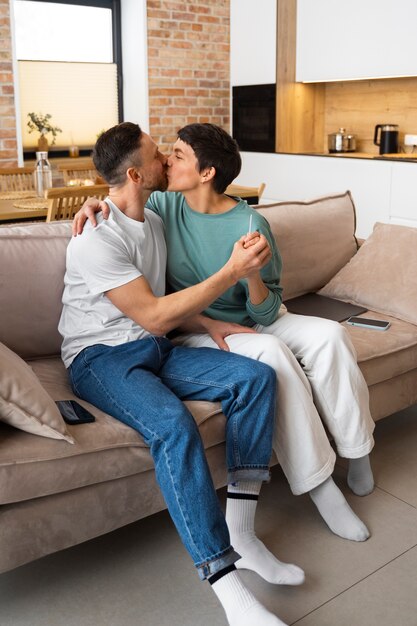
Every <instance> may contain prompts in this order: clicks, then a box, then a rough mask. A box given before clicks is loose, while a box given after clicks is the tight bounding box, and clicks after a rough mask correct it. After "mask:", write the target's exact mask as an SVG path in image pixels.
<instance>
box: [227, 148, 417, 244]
mask: <svg viewBox="0 0 417 626" xmlns="http://www.w3.org/2000/svg"><path fill="white" fill-rule="evenodd" d="M242 160H243V166H242V172H241V174H240V175H239V177H238V178H237V179H236V182H238V183H239V184H241V185H250V186H255V185H258V184H259V183H261V182H264V183H266V188H265V191H264V194H263V196H262V203H266V204H267V203H268V202H274V201H281V200H312V199H314V198H317V197H319V196H325V195H330V194H336V193H343V192H345V191H346V190H347V189H349V190H350V191H351V192H352V196H353V200H354V202H355V206H356V214H357V231H356V232H357V235H358V236H359V237H363V238H366V237H368V236H369V234H370V233H371V232H372V229H373V225H374V224H375V222H378V221H379V222H387V223H388V222H392V223H396V224H405V225H409V226H415V227H417V183H416V181H417V163H395V162H393V161H388V160H387V161H382V160H378V159H375V160H372V159H369V160H367V159H355V158H349V157H319V156H305V155H292V154H291V155H290V154H266V153H255V152H243V153H242Z"/></svg>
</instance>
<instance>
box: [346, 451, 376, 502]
mask: <svg viewBox="0 0 417 626" xmlns="http://www.w3.org/2000/svg"><path fill="white" fill-rule="evenodd" d="M347 482H348V485H349V487H350V488H351V489H352V491H353V493H356V495H357V496H367V495H368V494H370V493H371V492H372V491H373V490H374V486H375V484H374V476H373V474H372V468H371V461H370V459H369V454H367V455H365V456H363V457H361V458H360V459H349V469H348V475H347Z"/></svg>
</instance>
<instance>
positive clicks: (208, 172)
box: [201, 165, 216, 183]
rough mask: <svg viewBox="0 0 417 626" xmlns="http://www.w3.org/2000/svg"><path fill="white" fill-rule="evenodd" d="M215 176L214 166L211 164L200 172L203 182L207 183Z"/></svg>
mask: <svg viewBox="0 0 417 626" xmlns="http://www.w3.org/2000/svg"><path fill="white" fill-rule="evenodd" d="M215 176H216V168H215V167H214V166H213V165H212V166H211V167H207V168H206V169H205V170H203V171H202V172H201V178H202V181H201V182H203V183H208V182H209V181H210V180H213V178H214V177H215Z"/></svg>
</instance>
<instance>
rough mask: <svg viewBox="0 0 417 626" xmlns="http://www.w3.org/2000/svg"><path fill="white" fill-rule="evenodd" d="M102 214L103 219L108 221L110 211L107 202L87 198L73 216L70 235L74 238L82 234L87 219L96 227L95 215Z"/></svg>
mask: <svg viewBox="0 0 417 626" xmlns="http://www.w3.org/2000/svg"><path fill="white" fill-rule="evenodd" d="M99 211H102V212H103V217H104V219H105V220H106V219H108V217H109V215H110V209H109V206H108V204H107V202H104V200H97V198H88V199H87V200H86V201H85V202H84V204H83V206H82V207H81V209H80V210H79V211H78V213H76V214H75V215H74V220H73V222H72V235H73V237H76V236H77V235H81V233H82V232H83V228H84V224H85V223H86V221H87V219H89V220H90V222H91V223H92V225H93V226H97V220H96V213H99Z"/></svg>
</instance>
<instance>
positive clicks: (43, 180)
mask: <svg viewBox="0 0 417 626" xmlns="http://www.w3.org/2000/svg"><path fill="white" fill-rule="evenodd" d="M34 177H35V189H36V195H38V196H41V197H42V198H43V197H44V196H45V189H49V188H50V187H52V169H51V164H50V163H49V161H48V153H47V152H37V153H36V167H35V171H34Z"/></svg>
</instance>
